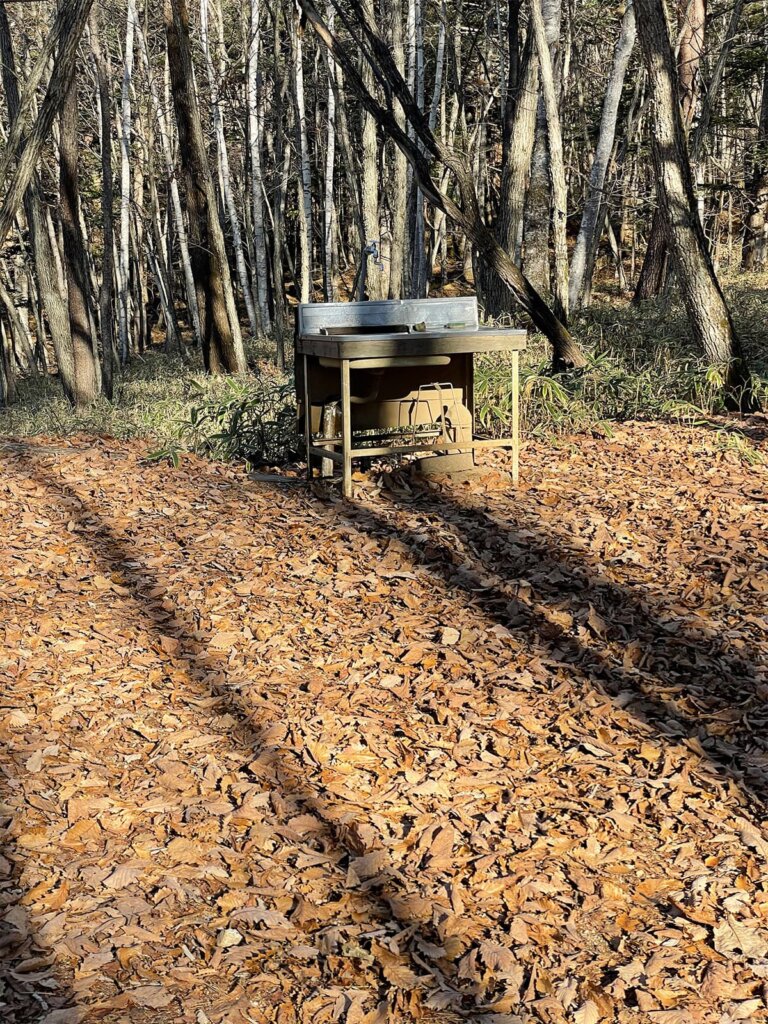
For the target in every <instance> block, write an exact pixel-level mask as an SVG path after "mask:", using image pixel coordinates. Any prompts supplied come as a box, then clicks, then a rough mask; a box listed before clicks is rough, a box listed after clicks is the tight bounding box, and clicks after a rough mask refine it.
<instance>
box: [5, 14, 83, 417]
mask: <svg viewBox="0 0 768 1024" xmlns="http://www.w3.org/2000/svg"><path fill="white" fill-rule="evenodd" d="M0 62H1V63H2V78H3V89H4V90H5V97H6V104H7V107H8V115H9V118H10V122H11V130H13V125H14V124H15V122H16V120H17V119H18V118H19V116H20V110H21V101H20V97H19V87H18V79H17V77H16V61H15V55H14V52H13V44H12V39H11V29H10V25H9V23H8V15H7V12H6V8H5V5H4V4H0ZM24 212H25V214H26V217H27V224H28V225H29V242H30V249H31V251H32V259H33V262H34V265H35V271H36V275H37V285H38V291H39V295H40V301H41V302H42V305H43V309H44V310H45V315H46V318H47V320H48V329H49V331H50V334H51V341H52V343H53V350H54V353H55V354H56V363H57V365H58V370H59V377H60V379H61V383H62V386H63V388H64V394H65V395H66V397H67V399H68V400H69V401H70V402H73V401H74V383H73V382H74V375H75V363H74V356H73V353H72V335H71V333H70V330H69V312H68V310H67V304H66V301H65V298H64V295H63V294H62V291H61V289H60V287H59V280H58V273H57V268H56V261H55V256H54V252H53V249H52V248H51V240H50V235H49V232H48V220H49V219H50V213H49V212H48V209H47V208H46V207H45V206H44V204H43V201H42V193H41V185H40V181H39V178H38V175H37V174H36V173H33V175H32V179H31V183H30V184H29V187H28V188H27V189H26V191H25V193H24ZM41 328H42V324H41ZM44 340H45V339H44V337H43V335H42V330H41V331H40V337H39V338H38V343H39V345H40V346H41V347H42V346H43V344H44Z"/></svg>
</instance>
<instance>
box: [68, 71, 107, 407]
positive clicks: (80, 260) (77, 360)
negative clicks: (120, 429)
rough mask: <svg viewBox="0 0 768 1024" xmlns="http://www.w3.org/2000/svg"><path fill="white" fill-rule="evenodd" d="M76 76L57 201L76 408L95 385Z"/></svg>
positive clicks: (92, 396) (90, 398)
mask: <svg viewBox="0 0 768 1024" xmlns="http://www.w3.org/2000/svg"><path fill="white" fill-rule="evenodd" d="M77 106H78V104H77V78H76V76H75V75H74V74H72V75H70V76H69V82H68V86H67V90H66V93H65V94H64V102H63V105H62V108H61V122H60V129H59V159H60V174H59V202H60V211H61V230H62V236H63V243H64V244H63V248H62V257H63V260H64V265H65V268H66V278H67V295H68V299H69V327H70V331H71V332H72V351H73V356H74V364H75V375H74V381H73V391H74V400H75V408H76V409H86V408H87V407H88V406H89V405H91V404H92V403H93V402H95V401H96V399H97V397H98V394H99V384H98V379H97V376H96V361H95V359H94V355H93V335H92V334H91V325H90V319H89V310H88V305H89V303H88V299H89V282H88V271H87V268H86V264H85V240H84V239H83V233H82V229H81V227H80V190H79V186H78V171H77V165H78V149H79V144H78V138H77Z"/></svg>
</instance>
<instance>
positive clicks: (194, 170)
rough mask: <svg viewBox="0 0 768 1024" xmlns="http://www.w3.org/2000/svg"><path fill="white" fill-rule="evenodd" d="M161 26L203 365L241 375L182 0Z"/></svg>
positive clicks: (172, 0) (168, 6) (168, 9)
mask: <svg viewBox="0 0 768 1024" xmlns="http://www.w3.org/2000/svg"><path fill="white" fill-rule="evenodd" d="M165 28H166V40H167V44H168V63H169V68H170V74H171V88H172V92H173V104H174V110H175V112H176V124H177V127H178V132H179V153H180V157H181V162H182V166H183V168H184V176H185V181H186V187H187V210H188V213H189V222H190V257H191V262H192V270H193V274H194V278H195V287H196V291H197V307H198V313H199V316H200V327H201V332H202V338H203V356H204V359H205V365H206V368H207V369H208V370H209V371H210V372H211V373H218V372H221V371H224V370H226V371H228V372H230V373H243V372H245V370H246V369H247V363H246V359H245V350H244V349H243V341H242V337H241V335H240V325H239V321H238V319H237V314H236V310H235V303H234V295H233V293H232V281H231V278H230V274H229V262H228V260H227V253H226V249H225V245H224V233H223V231H222V229H221V223H220V221H219V216H218V211H217V206H216V193H215V191H214V187H213V178H212V176H211V168H210V165H209V163H208V153H207V150H206V146H205V138H204V136H203V127H202V123H201V120H200V110H199V107H198V103H197V95H196V92H195V85H194V71H193V65H192V48H191V43H190V38H189V14H188V11H187V5H186V0H165Z"/></svg>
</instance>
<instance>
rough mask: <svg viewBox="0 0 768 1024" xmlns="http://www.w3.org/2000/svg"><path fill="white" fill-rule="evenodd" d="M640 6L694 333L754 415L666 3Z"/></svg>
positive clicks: (667, 201) (658, 163) (672, 238)
mask: <svg viewBox="0 0 768 1024" xmlns="http://www.w3.org/2000/svg"><path fill="white" fill-rule="evenodd" d="M636 5H637V27H638V35H639V36H640V43H641V46H642V50H643V57H644V59H645V65H646V68H647V70H648V80H649V86H650V91H651V98H652V101H653V106H654V122H653V131H652V138H651V143H652V153H653V163H654V169H655V172H656V183H657V186H656V187H657V192H658V198H659V204H660V208H661V211H662V216H663V217H664V221H665V224H666V225H667V229H668V237H669V242H670V245H671V249H672V254H673V256H674V259H675V265H676V267H677V269H678V273H679V276H680V286H681V290H682V293H683V299H684V301H685V305H686V309H687V311H688V318H689V321H690V324H691V330H692V332H693V335H694V338H695V339H696V341H697V343H698V344H699V345H700V346H701V347H702V349H703V350H704V353H705V355H706V357H707V359H708V360H709V362H710V363H712V364H717V365H719V366H721V367H722V368H723V377H724V381H725V386H726V391H727V400H728V402H729V403H730V404H733V405H736V406H738V407H739V408H741V409H743V410H746V409H753V408H754V407H755V404H756V403H755V400H754V396H753V393H752V390H751V376H750V373H749V370H748V368H747V365H746V362H745V360H744V356H743V353H742V351H741V345H740V343H739V339H738V337H737V335H736V331H735V328H734V326H733V322H732V320H731V315H730V311H729V309H728V306H727V304H726V302H725V298H724V296H723V293H722V291H721V289H720V285H719V284H718V281H717V278H716V276H715V272H714V269H713V267H712V261H711V260H710V257H709V253H708V250H707V243H706V239H705V237H704V231H703V229H702V226H701V222H700V220H699V217H698V212H697V208H696V197H695V194H694V189H693V178H692V175H691V167H690V163H689V161H688V155H687V152H686V146H685V133H684V126H683V117H682V111H681V109H680V104H679V102H678V96H677V93H676V88H677V74H676V68H675V60H674V55H673V53H672V46H671V44H670V40H669V33H668V30H667V22H666V18H665V15H664V7H663V3H662V0H636Z"/></svg>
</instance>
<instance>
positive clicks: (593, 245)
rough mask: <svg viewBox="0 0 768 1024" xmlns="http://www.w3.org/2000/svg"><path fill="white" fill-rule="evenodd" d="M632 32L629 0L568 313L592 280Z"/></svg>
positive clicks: (573, 268) (573, 269) (602, 122)
mask: <svg viewBox="0 0 768 1024" xmlns="http://www.w3.org/2000/svg"><path fill="white" fill-rule="evenodd" d="M636 34H637V27H636V24H635V9H634V7H633V6H632V0H630V2H629V3H628V4H627V8H626V10H625V12H624V17H623V18H622V21H621V30H620V32H619V38H618V41H617V43H616V49H615V51H614V54H613V67H612V69H611V77H610V78H609V80H608V86H607V88H606V91H605V99H604V100H603V112H602V117H601V120H600V134H599V135H598V139H597V147H596V148H595V157H594V160H593V161H592V167H591V169H590V173H589V191H588V193H587V201H586V203H585V205H584V213H583V214H582V217H581V226H580V228H579V235H578V238H577V239H576V247H575V249H574V252H573V260H572V262H571V281H570V286H569V299H570V306H571V312H575V311H576V310H577V309H578V308H579V306H580V305H581V303H582V301H583V297H584V293H585V291H586V290H587V289H588V288H589V283H590V282H591V280H592V274H593V271H594V267H595V255H596V253H597V246H598V244H599V242H600V239H599V237H598V225H599V223H600V219H601V218H600V210H601V207H602V206H603V204H604V202H605V192H604V188H605V178H606V174H607V172H608V162H609V161H610V159H611V153H612V152H613V143H614V140H615V138H616V122H617V120H618V116H619V102H620V100H621V91H622V88H623V86H624V78H625V76H626V73H627V67H628V65H629V59H630V57H631V56H632V50H633V49H634V46H635V36H636Z"/></svg>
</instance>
